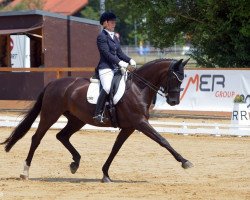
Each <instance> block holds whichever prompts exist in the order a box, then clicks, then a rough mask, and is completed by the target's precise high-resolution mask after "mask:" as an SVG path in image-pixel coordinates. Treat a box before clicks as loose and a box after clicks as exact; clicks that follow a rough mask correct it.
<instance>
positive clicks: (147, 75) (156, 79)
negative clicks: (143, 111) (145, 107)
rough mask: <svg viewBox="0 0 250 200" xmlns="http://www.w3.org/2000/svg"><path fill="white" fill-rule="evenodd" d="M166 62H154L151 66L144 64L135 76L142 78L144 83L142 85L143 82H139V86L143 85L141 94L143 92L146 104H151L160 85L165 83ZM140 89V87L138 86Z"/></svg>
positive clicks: (167, 64)
mask: <svg viewBox="0 0 250 200" xmlns="http://www.w3.org/2000/svg"><path fill="white" fill-rule="evenodd" d="M166 62H167V61H162V62H156V63H152V64H150V63H149V64H146V65H145V66H143V67H141V68H140V69H139V70H138V71H137V72H136V74H137V75H138V76H139V77H141V78H143V79H144V80H145V81H146V82H145V83H143V82H144V81H139V82H140V85H144V86H143V87H142V88H145V89H143V92H145V93H146V94H145V95H146V96H147V97H148V98H147V103H149V104H150V103H151V102H152V99H153V97H154V96H155V94H156V93H157V91H158V90H159V88H160V87H161V85H162V82H163V81H167V80H165V79H167V76H166V74H167V71H168V66H169V63H166ZM137 81H138V80H137ZM139 87H140V86H139Z"/></svg>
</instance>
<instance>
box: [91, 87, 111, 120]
mask: <svg viewBox="0 0 250 200" xmlns="http://www.w3.org/2000/svg"><path fill="white" fill-rule="evenodd" d="M107 96H108V94H107V93H106V91H105V90H104V89H102V90H101V92H100V95H99V97H98V100H97V104H96V109H95V116H94V117H93V119H94V120H95V122H97V123H103V124H104V123H105V120H106V119H104V116H103V115H102V112H103V108H104V104H105V102H106V99H107Z"/></svg>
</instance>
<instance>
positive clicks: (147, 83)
mask: <svg viewBox="0 0 250 200" xmlns="http://www.w3.org/2000/svg"><path fill="white" fill-rule="evenodd" d="M173 64H174V62H173V61H172V62H171V64H170V66H169V69H171V66H172V65H173ZM168 72H169V70H168ZM130 73H131V74H132V75H134V76H135V78H137V79H139V80H140V81H142V82H143V83H144V84H145V85H146V86H148V87H149V88H150V89H152V90H153V91H155V92H156V93H157V94H159V95H160V96H162V97H167V96H168V93H167V92H165V89H162V88H160V89H159V90H158V87H156V86H155V85H154V84H152V83H151V82H149V81H147V80H146V79H144V78H143V77H141V76H139V75H138V74H136V73H134V72H133V71H130ZM172 73H173V74H174V75H175V77H176V78H177V80H178V81H179V82H180V83H182V80H181V79H180V78H179V77H178V75H177V74H176V73H175V72H174V71H172ZM159 91H161V92H162V93H163V94H165V95H163V94H162V93H160V92H159Z"/></svg>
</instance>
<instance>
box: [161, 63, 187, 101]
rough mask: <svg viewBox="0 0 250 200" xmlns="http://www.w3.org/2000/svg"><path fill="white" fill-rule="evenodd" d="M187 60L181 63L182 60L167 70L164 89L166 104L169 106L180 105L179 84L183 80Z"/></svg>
mask: <svg viewBox="0 0 250 200" xmlns="http://www.w3.org/2000/svg"><path fill="white" fill-rule="evenodd" d="M188 61H189V59H187V60H186V61H184V62H182V59H181V60H179V61H176V62H174V63H173V64H172V65H171V66H170V68H169V70H168V78H167V84H166V86H165V87H164V93H165V94H166V100H167V103H168V104H169V105H171V106H174V105H177V104H179V103H180V92H181V83H182V81H183V79H184V66H185V65H186V64H187V62H188Z"/></svg>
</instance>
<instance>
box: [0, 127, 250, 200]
mask: <svg viewBox="0 0 250 200" xmlns="http://www.w3.org/2000/svg"><path fill="white" fill-rule="evenodd" d="M11 130H12V129H11V128H0V131H1V134H0V141H3V140H4V138H6V137H7V136H8V135H9V134H10V132H11ZM57 132H58V131H56V130H50V131H48V133H47V134H46V135H45V137H44V139H43V140H42V142H41V144H40V146H39V148H38V149H37V151H36V153H35V156H34V159H33V162H32V166H31V168H30V180H28V181H23V180H19V174H20V172H21V171H22V168H23V167H22V165H23V161H24V160H25V158H26V156H27V153H28V150H29V146H30V140H31V136H32V134H33V133H34V130H31V131H29V132H28V134H27V135H26V136H25V137H24V138H23V139H22V140H20V141H19V142H18V143H17V144H16V145H15V146H14V148H13V149H12V150H11V152H9V153H5V152H4V150H3V146H0V200H1V199H10V200H15V199H25V200H27V199H46V200H50V199H60V200H61V199H102V200H106V199H107V200H108V199H157V200H158V199H175V200H176V199H178V200H179V199H183V200H184V199H185V200H186V199H202V200H204V199H232V200H235V199H237V200H239V199H250V149H249V148H250V137H215V136H183V135H172V134H163V136H164V137H165V138H167V139H168V141H169V142H170V144H172V146H173V147H174V148H175V149H176V150H177V151H178V152H179V153H181V154H182V155H183V156H184V157H185V158H187V159H189V160H190V161H191V162H192V163H193V164H194V167H193V168H192V169H187V170H184V169H182V168H181V166H180V163H178V162H177V161H175V160H174V158H173V157H172V156H171V155H170V154H169V152H168V151H167V150H165V149H164V148H162V147H161V146H159V145H158V144H157V143H155V142H154V141H152V140H150V139H149V138H147V137H146V136H144V135H143V134H141V133H138V132H135V133H134V134H133V135H132V136H131V137H130V138H129V139H128V141H126V143H125V144H124V146H123V147H122V149H121V150H120V152H119V153H118V155H117V157H116V158H115V160H114V162H113V163H112V165H111V168H110V176H111V178H112V179H113V180H114V183H109V184H104V183H101V182H100V179H101V178H102V171H101V168H102V165H103V164H104V162H105V160H106V159H107V157H108V155H109V153H110V150H111V148H112V145H113V143H114V141H115V138H116V135H117V133H116V132H96V131H95V132H94V131H91V132H86V131H80V132H78V133H76V134H75V135H74V136H72V139H71V142H72V143H73V144H74V145H75V147H76V149H77V150H78V151H79V153H80V154H81V156H82V160H81V165H80V168H79V169H78V171H77V173H76V174H74V175H73V174H71V172H70V170H69V167H68V166H69V164H70V162H71V155H70V154H69V153H68V151H67V150H66V149H65V148H64V147H63V146H62V145H61V144H60V142H59V141H58V140H56V137H55V135H56V133H57Z"/></svg>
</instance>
